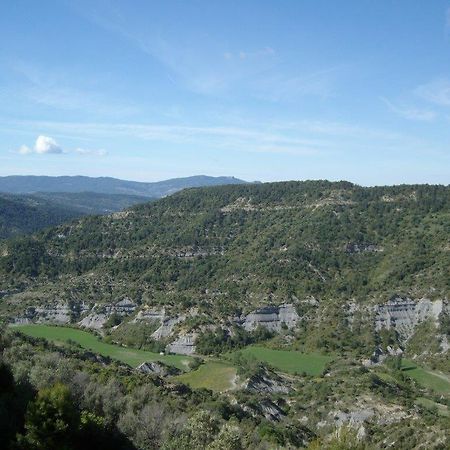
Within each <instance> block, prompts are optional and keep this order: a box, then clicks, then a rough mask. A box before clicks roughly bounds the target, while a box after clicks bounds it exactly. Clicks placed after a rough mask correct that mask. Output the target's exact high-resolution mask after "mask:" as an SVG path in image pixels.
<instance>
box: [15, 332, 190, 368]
mask: <svg viewBox="0 0 450 450" xmlns="http://www.w3.org/2000/svg"><path fill="white" fill-rule="evenodd" d="M14 329H15V330H17V331H20V332H22V333H24V334H26V335H28V336H31V337H36V338H44V339H48V340H49V341H52V342H55V343H64V342H67V341H73V342H76V343H77V344H79V345H80V346H81V347H83V348H84V349H86V350H91V351H93V352H95V353H98V354H100V355H102V356H109V357H110V358H112V359H116V360H118V361H121V362H123V363H125V364H128V365H129V366H131V367H137V366H138V365H139V364H142V363H143V362H145V361H161V362H163V363H165V364H169V365H172V366H175V367H177V368H179V369H181V370H186V367H187V364H188V363H189V361H190V357H189V356H183V355H160V354H159V353H154V352H149V351H147V350H140V349H136V348H130V347H122V346H119V345H114V344H107V343H105V342H102V341H101V340H100V339H99V338H98V337H97V336H95V335H94V334H92V333H89V332H87V331H82V330H78V329H75V328H68V327H61V326H52V325H40V324H38V325H18V326H15V327H14Z"/></svg>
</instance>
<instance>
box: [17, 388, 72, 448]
mask: <svg viewBox="0 0 450 450" xmlns="http://www.w3.org/2000/svg"><path fill="white" fill-rule="evenodd" d="M79 425H80V414H79V412H78V411H77V409H76V408H75V406H74V404H73V402H72V399H71V396H70V391H69V388H68V387H67V386H65V385H63V384H61V383H57V384H55V385H54V386H52V387H50V388H47V389H42V390H41V391H39V393H38V395H37V398H36V399H35V400H34V401H32V402H31V403H30V404H29V405H28V409H27V413H26V416H25V430H26V431H25V435H23V436H20V439H19V443H20V444H22V445H24V446H25V447H26V448H30V449H36V450H65V449H70V448H73V441H74V438H75V433H76V431H77V430H78V428H79Z"/></svg>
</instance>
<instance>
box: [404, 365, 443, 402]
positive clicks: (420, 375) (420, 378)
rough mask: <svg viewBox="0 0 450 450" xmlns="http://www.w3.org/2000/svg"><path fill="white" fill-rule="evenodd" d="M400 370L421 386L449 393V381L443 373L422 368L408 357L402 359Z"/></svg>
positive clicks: (441, 392) (440, 392) (439, 392)
mask: <svg viewBox="0 0 450 450" xmlns="http://www.w3.org/2000/svg"><path fill="white" fill-rule="evenodd" d="M402 370H403V372H404V373H405V375H408V376H409V377H411V378H412V379H414V380H416V381H417V382H418V383H419V384H421V385H422V386H424V387H426V388H429V389H432V390H433V391H435V392H437V393H438V394H450V381H449V380H448V377H446V376H445V375H440V374H437V373H435V372H432V371H431V370H426V369H423V368H422V367H419V366H418V365H417V364H415V363H414V362H413V361H411V360H408V359H404V360H403V361H402Z"/></svg>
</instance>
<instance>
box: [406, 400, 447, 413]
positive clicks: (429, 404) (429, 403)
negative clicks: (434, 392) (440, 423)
mask: <svg viewBox="0 0 450 450" xmlns="http://www.w3.org/2000/svg"><path fill="white" fill-rule="evenodd" d="M414 403H416V404H417V405H420V406H423V407H424V408H427V409H436V410H437V412H438V414H439V415H440V416H443V417H450V410H449V408H448V407H447V406H446V405H442V404H441V403H436V402H433V400H430V399H428V398H424V397H419V398H416V401H415V402H414Z"/></svg>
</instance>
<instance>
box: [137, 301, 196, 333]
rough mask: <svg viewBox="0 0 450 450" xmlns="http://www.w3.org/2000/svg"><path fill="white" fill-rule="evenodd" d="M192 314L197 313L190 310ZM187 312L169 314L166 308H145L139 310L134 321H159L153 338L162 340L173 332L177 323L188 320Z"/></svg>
mask: <svg viewBox="0 0 450 450" xmlns="http://www.w3.org/2000/svg"><path fill="white" fill-rule="evenodd" d="M189 314H190V315H195V312H193V311H190V312H189ZM186 317H187V316H186V314H180V315H178V316H170V315H169V314H167V312H166V309H165V308H161V309H156V308H145V309H142V310H141V311H139V312H138V314H137V315H136V317H135V318H134V320H133V322H150V323H155V322H156V323H159V327H158V328H157V329H156V330H155V331H154V333H153V334H152V338H153V339H156V340H161V339H164V338H167V337H169V336H171V335H172V334H173V331H174V328H175V325H177V324H178V323H181V322H184V321H185V320H186Z"/></svg>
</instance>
